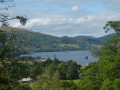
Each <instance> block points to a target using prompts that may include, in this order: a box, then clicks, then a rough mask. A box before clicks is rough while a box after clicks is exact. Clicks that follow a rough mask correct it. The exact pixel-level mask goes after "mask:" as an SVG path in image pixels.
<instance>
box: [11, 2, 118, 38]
mask: <svg viewBox="0 0 120 90" xmlns="http://www.w3.org/2000/svg"><path fill="white" fill-rule="evenodd" d="M11 12H12V13H14V14H16V15H23V16H26V17H27V18H28V22H27V24H26V25H25V26H21V25H20V24H19V22H18V21H13V22H11V26H14V27H21V28H26V29H29V30H32V31H37V32H40V33H45V34H50V35H54V36H58V37H61V36H70V37H74V36H79V35H85V36H94V37H101V36H104V35H106V33H105V31H104V30H103V27H104V26H105V24H106V23H107V21H116V20H120V0H15V7H13V8H12V9H11ZM110 33H112V32H110Z"/></svg>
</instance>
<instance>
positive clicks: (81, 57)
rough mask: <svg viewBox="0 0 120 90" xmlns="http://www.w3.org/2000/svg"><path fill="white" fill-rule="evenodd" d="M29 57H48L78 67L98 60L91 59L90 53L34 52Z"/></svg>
mask: <svg viewBox="0 0 120 90" xmlns="http://www.w3.org/2000/svg"><path fill="white" fill-rule="evenodd" d="M21 56H30V55H28V54H24V55H21ZM31 56H33V57H37V56H40V57H41V58H47V57H49V58H51V59H53V58H54V57H56V58H58V59H59V60H62V61H64V62H65V61H68V60H73V61H76V62H77V64H80V65H87V64H88V63H89V62H96V61H98V59H99V58H96V57H93V56H92V54H91V52H90V51H67V52H65V51H61V52H35V53H31ZM86 56H88V59H86V58H85V57H86Z"/></svg>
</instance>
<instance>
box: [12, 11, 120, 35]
mask: <svg viewBox="0 0 120 90" xmlns="http://www.w3.org/2000/svg"><path fill="white" fill-rule="evenodd" d="M119 16H120V13H119V12H111V13H100V14H97V15H92V16H87V17H73V16H71V15H66V14H65V15H59V14H48V15H47V18H45V17H46V16H45V17H39V18H31V19H29V21H28V23H27V24H26V26H25V27H24V28H29V29H31V28H32V30H33V31H37V32H41V33H46V34H51V35H54V36H65V35H66V36H77V35H87V36H95V37H100V36H103V35H105V32H104V30H103V27H104V25H105V24H106V22H107V21H110V20H119ZM12 25H13V26H17V25H19V24H18V23H13V24H12Z"/></svg>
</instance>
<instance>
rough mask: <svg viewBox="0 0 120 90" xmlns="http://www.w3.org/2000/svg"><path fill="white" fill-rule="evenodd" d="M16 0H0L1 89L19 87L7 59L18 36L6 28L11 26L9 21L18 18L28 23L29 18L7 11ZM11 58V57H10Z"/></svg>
mask: <svg viewBox="0 0 120 90" xmlns="http://www.w3.org/2000/svg"><path fill="white" fill-rule="evenodd" d="M13 1H14V0H0V25H1V28H0V62H1V64H0V89H1V90H13V89H15V88H17V87H19V83H18V82H17V81H15V80H14V79H12V78H10V75H9V68H10V64H11V63H7V62H6V61H5V58H6V57H9V55H10V53H12V52H13V51H14V48H15V46H16V43H15V42H16V41H15V40H16V36H15V35H13V34H12V33H6V31H5V29H7V28H6V27H8V26H9V21H10V20H14V19H17V20H19V21H20V23H21V24H22V25H25V24H26V21H27V19H26V18H25V17H23V16H14V15H10V14H9V13H6V12H8V11H9V8H10V7H12V6H14V3H13ZM9 58H10V57H9Z"/></svg>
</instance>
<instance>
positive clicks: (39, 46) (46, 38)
mask: <svg viewBox="0 0 120 90" xmlns="http://www.w3.org/2000/svg"><path fill="white" fill-rule="evenodd" d="M6 30H7V31H8V32H9V31H10V30H13V33H14V34H15V35H16V36H17V37H18V41H24V43H22V44H21V46H22V48H21V49H20V50H21V52H22V53H24V52H40V51H69V50H89V49H91V47H96V46H97V45H102V44H103V42H105V41H106V40H107V39H109V38H111V37H113V36H114V35H107V36H104V37H100V38H95V37H91V36H76V37H67V36H64V37H56V36H52V35H47V34H42V33H38V32H33V31H29V30H26V29H21V28H11V27H9V28H6Z"/></svg>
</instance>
